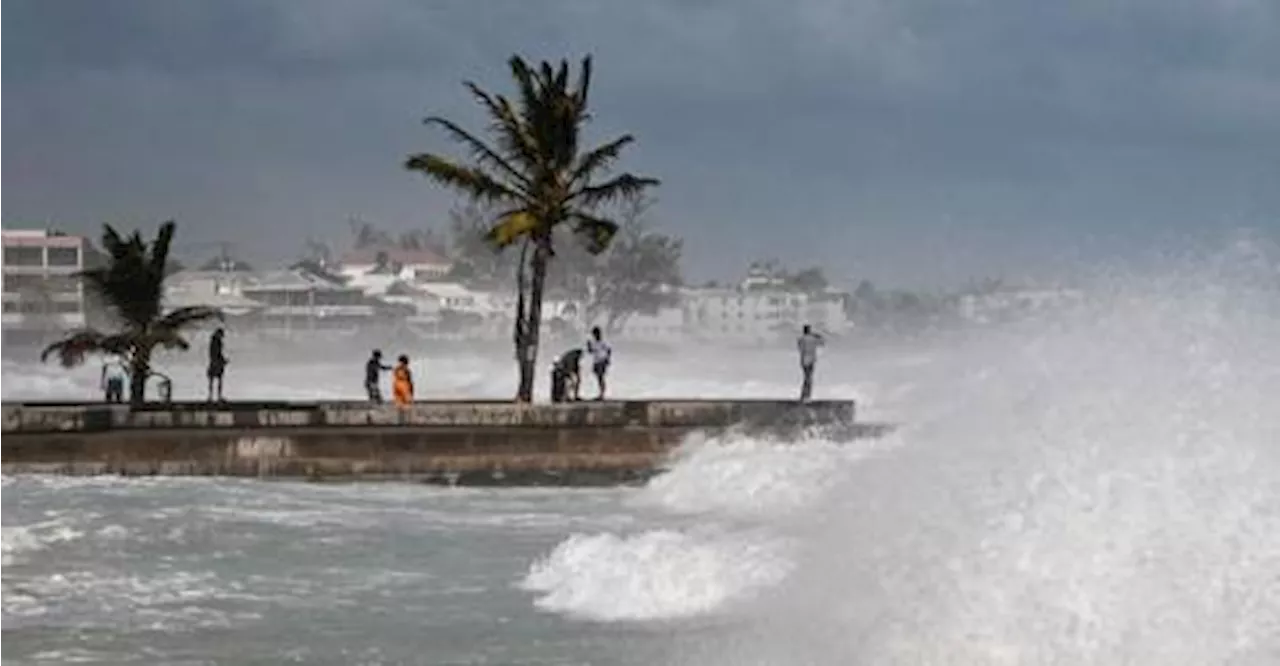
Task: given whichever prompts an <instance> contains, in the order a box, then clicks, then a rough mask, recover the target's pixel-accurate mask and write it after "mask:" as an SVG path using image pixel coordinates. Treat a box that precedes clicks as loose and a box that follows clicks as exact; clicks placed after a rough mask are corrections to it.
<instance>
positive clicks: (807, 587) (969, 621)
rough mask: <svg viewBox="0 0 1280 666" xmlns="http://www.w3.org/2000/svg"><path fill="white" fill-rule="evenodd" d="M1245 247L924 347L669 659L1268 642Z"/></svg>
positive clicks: (1264, 306) (1152, 652)
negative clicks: (757, 566) (875, 424)
mask: <svg viewBox="0 0 1280 666" xmlns="http://www.w3.org/2000/svg"><path fill="white" fill-rule="evenodd" d="M1245 263H1247V262H1244V261H1243V260H1240V258H1239V257H1227V258H1225V260H1223V261H1221V262H1214V263H1211V264H1210V265H1209V266H1208V267H1205V266H1204V265H1200V266H1185V265H1182V266H1179V267H1178V268H1179V271H1177V272H1176V273H1175V272H1172V271H1171V272H1169V273H1165V274H1164V275H1165V276H1167V275H1178V277H1175V278H1169V277H1157V278H1143V277H1140V276H1127V277H1119V276H1110V279H1109V280H1108V281H1106V282H1103V283H1101V284H1099V285H1095V287H1097V288H1096V289H1095V290H1094V293H1095V294H1101V297H1100V298H1099V300H1097V301H1095V302H1094V303H1091V304H1090V305H1088V306H1087V307H1083V308H1081V309H1080V310H1079V311H1077V312H1073V313H1069V314H1066V315H1063V316H1060V317H1054V318H1052V319H1046V320H1043V321H1037V322H1029V323H1026V324H1022V325H1016V326H1011V327H1008V328H1005V329H1002V330H998V331H990V332H987V333H984V334H983V335H981V336H973V337H972V338H970V339H968V340H966V341H965V342H964V344H963V345H961V346H959V347H957V348H956V349H954V350H953V352H952V353H951V354H949V355H948V356H947V358H946V359H944V360H942V361H940V362H938V363H935V364H933V365H932V366H930V367H929V368H925V369H923V370H922V376H921V378H920V379H921V386H922V389H921V390H919V391H917V392H916V394H915V401H916V404H914V405H913V414H914V418H913V419H912V423H911V424H910V426H909V427H906V428H904V429H903V430H902V431H901V437H902V440H903V445H902V446H901V447H899V448H897V449H895V450H893V451H892V452H890V453H889V454H887V455H884V456H875V457H872V458H868V459H865V460H863V461H861V462H859V463H857V464H854V465H850V466H846V468H845V471H846V473H845V474H842V475H838V477H837V482H836V483H835V484H834V485H833V486H832V487H831V488H830V489H829V490H828V491H827V492H824V493H822V494H820V495H819V497H818V499H817V501H815V502H811V503H809V504H808V505H807V508H806V510H805V511H803V512H792V513H788V514H787V516H786V519H785V525H783V524H782V522H781V521H780V523H779V525H778V526H777V529H779V530H781V529H785V530H786V531H787V533H788V534H789V535H791V536H792V537H793V538H794V539H795V541H796V542H797V544H798V546H797V547H796V549H795V550H794V551H793V553H794V555H795V560H794V565H795V569H794V571H793V572H792V574H791V575H789V576H787V577H786V579H785V580H783V581H781V582H780V584H779V585H778V586H776V587H775V588H773V589H771V590H770V593H769V596H768V599H767V601H766V602H764V603H760V604H754V605H751V606H750V608H748V609H746V610H744V611H741V614H745V615H747V616H749V617H751V618H752V619H751V620H749V621H746V622H744V623H742V625H741V627H740V629H736V630H735V631H733V632H732V633H731V635H729V636H726V637H723V638H722V639H721V640H716V641H712V642H711V643H710V644H708V645H706V646H705V649H704V650H696V651H693V654H690V653H685V654H682V655H681V659H680V660H679V661H681V662H687V663H696V664H735V665H737V664H825V663H872V664H1118V663H1130V664H1153V665H1154V664H1159V665H1161V666H1164V665H1167V664H1174V665H1176V664H1188V665H1190V664H1223V663H1231V664H1248V665H1254V664H1258V665H1261V664H1275V663H1280V483H1277V482H1276V479H1277V478H1278V477H1280V448H1278V444H1280V410H1277V409H1276V403H1275V396H1277V395H1280V343H1277V340H1280V290H1277V284H1276V280H1275V273H1274V271H1273V269H1268V271H1267V272H1263V273H1260V274H1259V273H1256V272H1252V271H1251V270H1250V269H1248V267H1247V266H1243V264H1245ZM926 380H927V381H926Z"/></svg>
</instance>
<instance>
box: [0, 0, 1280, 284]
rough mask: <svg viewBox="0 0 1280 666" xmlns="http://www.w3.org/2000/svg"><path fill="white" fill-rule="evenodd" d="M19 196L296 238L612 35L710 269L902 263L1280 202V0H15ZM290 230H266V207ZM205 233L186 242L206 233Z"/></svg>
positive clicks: (14, 198)
mask: <svg viewBox="0 0 1280 666" xmlns="http://www.w3.org/2000/svg"><path fill="white" fill-rule="evenodd" d="M4 10H5V11H4V14H3V74H4V78H3V86H4V89H3V92H4V100H5V105H4V107H5V108H4V111H5V113H4V119H3V123H4V130H5V139H7V140H6V141H4V143H3V158H4V194H5V197H4V202H5V207H4V211H3V212H4V224H5V226H6V227H14V226H39V225H43V224H46V223H47V222H52V223H54V224H56V225H58V226H59V227H62V228H64V229H67V230H72V231H92V232H93V233H94V235H95V236H96V229H97V225H98V224H99V223H100V222H102V221H114V222H119V223H122V224H126V225H135V224H146V225H153V224H155V222H157V221H159V220H161V219H163V218H168V217H175V218H177V219H178V220H179V221H180V225H181V226H180V242H181V245H182V246H183V247H182V248H179V250H180V252H184V253H187V254H194V255H198V256H200V257H201V258H203V257H204V256H207V255H208V254H210V253H211V252H212V250H211V249H209V248H203V249H202V248H201V246H200V245H199V243H202V242H206V241H208V242H212V241H220V240H233V241H236V242H238V243H239V247H238V250H239V252H240V253H242V254H244V255H246V258H248V259H250V260H257V261H264V260H274V259H279V260H285V259H292V258H294V257H295V256H296V255H297V253H298V248H299V247H300V246H301V244H302V240H303V238H304V237H305V236H307V235H317V236H322V237H326V238H329V239H332V240H345V234H346V228H345V220H346V217H347V216H348V215H349V214H360V215H363V216H364V217H366V218H367V219H369V220H371V221H373V222H375V223H378V224H380V225H382V226H385V227H387V228H390V229H393V230H399V229H406V228H411V227H416V226H423V225H427V224H438V223H442V222H443V219H442V218H443V213H444V211H446V210H447V209H448V207H449V206H450V205H451V204H452V202H453V197H452V195H451V194H449V193H446V192H442V191H439V190H437V189H434V188H433V187H430V186H428V185H427V184H426V183H425V182H423V181H422V180H421V179H420V178H418V177H415V176H414V175H412V174H409V173H407V172H405V171H403V170H402V169H401V168H400V163H401V160H402V158H403V157H404V155H405V154H406V153H408V152H411V151H419V150H424V149H437V150H438V149H441V148H445V147H446V145H447V144H446V142H445V139H444V137H442V136H441V135H440V134H439V133H434V132H430V131H428V130H427V129H426V128H424V127H423V126H421V124H420V120H421V118H422V117H423V116H424V115H426V114H427V113H439V114H443V115H446V116H449V117H451V118H456V119H458V120H460V121H463V123H464V124H465V125H467V126H470V127H473V128H477V129H478V128H479V126H480V122H481V119H480V118H479V116H478V115H477V113H476V109H475V108H474V106H473V104H472V103H471V101H470V99H469V97H468V95H467V94H466V93H465V91H464V90H463V88H462V87H461V86H460V85H459V84H460V82H461V81H462V80H463V79H475V80H477V81H478V82H480V83H481V84H482V85H484V86H486V87H492V88H498V89H505V87H506V85H507V81H508V79H507V74H506V71H505V61H506V58H507V57H508V56H510V55H511V54H512V53H513V52H518V53H522V54H526V55H528V56H530V57H535V58H540V57H557V58H558V57H561V56H565V55H568V56H572V57H574V58H577V57H578V56H580V55H581V54H585V53H588V52H591V53H593V54H594V55H595V57H596V65H597V67H596V74H597V76H596V79H595V81H594V83H595V89H594V93H595V97H594V102H595V109H596V111H597V117H598V122H597V124H596V126H595V128H594V130H595V131H596V132H597V133H598V138H607V137H605V135H606V134H613V133H616V132H619V131H630V132H633V133H635V134H636V135H637V136H638V138H639V143H638V145H637V147H636V149H635V150H634V151H632V153H631V154H630V156H629V159H628V160H627V162H626V164H627V166H628V167H631V168H633V169H636V170H639V171H644V172H648V173H652V174H654V175H657V176H660V177H662V178H663V179H664V180H665V185H664V187H663V188H662V189H661V191H660V198H661V204H660V208H659V209H658V210H656V211H655V219H657V220H660V221H661V222H662V224H663V226H664V227H665V230H667V231H671V232H674V233H677V234H679V235H682V236H684V237H685V238H686V239H687V241H688V242H687V244H686V257H687V259H686V265H687V272H688V274H689V277H691V278H693V279H703V278H707V277H719V276H727V275H733V274H736V273H737V272H738V271H740V270H741V269H742V268H743V267H744V265H745V263H746V262H747V261H749V260H750V259H752V258H755V257H758V256H775V257H777V258H779V259H781V260H782V261H783V262H785V263H792V264H801V265H803V264H806V263H809V262H821V263H824V264H826V265H827V266H828V268H829V271H830V274H831V275H832V277H833V279H836V280H838V281H839V280H842V278H845V277H849V278H864V277H865V278H870V279H873V280H877V281H882V282H889V283H896V284H903V285H921V286H923V285H932V284H940V283H950V282H954V281H958V280H962V279H965V278H967V277H969V276H974V275H980V276H997V275H1003V276H1007V277H1015V278H1016V277H1020V276H1032V277H1045V276H1047V277H1052V276H1054V275H1057V274H1060V273H1062V272H1063V271H1064V270H1067V269H1068V268H1069V267H1071V266H1074V265H1078V262H1080V261H1095V260H1098V261H1111V260H1114V259H1122V260H1123V259H1128V258H1132V257H1136V256H1139V255H1141V254H1142V253H1144V252H1147V251H1149V250H1150V248H1152V247H1157V246H1158V247H1161V248H1174V247H1185V246H1188V245H1191V244H1195V243H1198V242H1201V241H1204V240H1210V241H1217V240H1220V239H1221V237H1222V236H1223V235H1224V232H1225V231H1226V230H1228V229H1235V228H1240V227H1250V228H1254V229H1263V230H1264V231H1265V232H1267V233H1274V232H1275V231H1276V230H1277V228H1280V187H1277V183H1280V5H1277V4H1276V3H1274V2H1272V1H1271V0H1221V1H1200V2H1197V1H1191V0H1130V1H1125V2H1116V1H1113V0H1105V1H1104V0H1096V1H1095V0H1082V1H1079V2H1071V3H1029V2H1014V1H1000V0H970V1H965V2H928V1H924V0H900V1H893V2H890V1H887V0H886V1H876V0H858V1H853V2H834V1H828V0H799V1H797V2H788V3H778V2H763V1H741V0H735V1H732V2H730V1H725V2H645V3H623V2H538V3H525V2H416V1H410V0H368V1H362V2H352V1H343V0H310V1H308V2H281V1H277V2H267V1H262V0H216V1H212V0H210V1H205V0H185V1H183V2H167V1H164V0H113V1H111V2H93V1H89V0H9V1H7V2H5V3H4ZM268 229H269V230H270V232H269V233H268V232H266V230H268ZM183 248H186V250H185V251H184V250H183Z"/></svg>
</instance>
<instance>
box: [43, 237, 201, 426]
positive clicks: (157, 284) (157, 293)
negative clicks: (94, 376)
mask: <svg viewBox="0 0 1280 666" xmlns="http://www.w3.org/2000/svg"><path fill="white" fill-rule="evenodd" d="M173 232H174V223H173V221H172V220H171V221H168V222H165V223H164V224H162V225H160V231H159V233H157V234H156V239H155V240H154V241H152V242H151V243H150V244H149V245H148V243H147V242H146V241H144V240H142V235H141V234H140V233H138V232H137V231H135V232H133V235H132V236H129V237H128V238H124V237H122V236H121V235H120V234H119V233H117V232H116V230H115V229H113V228H111V225H109V224H108V225H103V232H102V249H103V250H104V251H105V252H106V254H107V262H106V263H105V265H103V266H101V267H98V268H91V269H89V270H86V271H83V272H81V273H80V278H81V279H82V280H83V281H84V286H85V288H86V289H88V290H89V291H90V292H92V296H95V297H96V298H97V299H98V300H99V301H101V303H102V304H103V305H104V306H106V309H107V311H108V313H109V314H111V315H112V316H113V317H114V319H115V320H116V321H117V322H118V324H119V326H120V330H118V331H117V332H114V333H103V332H101V331H97V330H94V329H91V328H86V329H81V330H78V331H73V332H72V333H71V334H70V335H68V336H67V337H66V338H63V339H62V340H59V341H58V342H55V343H53V344H51V345H49V346H48V347H46V348H45V350H44V351H43V352H42V353H41V354H40V360H41V361H46V360H48V358H49V357H50V356H57V357H58V360H59V361H60V362H61V363H62V365H63V366H64V367H68V368H70V367H74V366H77V365H79V364H81V363H83V362H84V360H85V358H86V357H87V356H89V355H90V354H112V355H118V356H121V357H123V358H124V359H125V362H126V363H127V364H128V366H129V374H130V381H129V401H130V402H132V403H133V404H141V403H143V402H144V401H145V400H146V386H147V378H148V377H149V376H150V374H151V354H152V352H153V351H154V350H155V348H156V347H163V348H165V349H183V350H185V349H189V348H190V344H188V343H187V341H186V340H185V339H184V338H183V337H182V335H181V333H182V330H183V329H184V328H187V327H189V326H191V325H194V324H197V323H200V322H204V321H208V320H210V319H221V318H222V313H221V311H219V310H217V309H216V308H211V307H205V306H195V307H185V308H177V309H175V310H173V311H171V312H168V313H165V312H164V309H163V297H164V279H165V277H166V272H165V265H166V264H167V263H168V259H169V244H170V243H171V242H172V240H173Z"/></svg>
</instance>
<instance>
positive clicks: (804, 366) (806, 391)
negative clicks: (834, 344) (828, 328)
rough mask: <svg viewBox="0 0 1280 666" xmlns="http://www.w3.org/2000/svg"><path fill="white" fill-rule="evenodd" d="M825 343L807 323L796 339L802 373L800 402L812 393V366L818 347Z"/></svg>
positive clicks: (816, 361)
mask: <svg viewBox="0 0 1280 666" xmlns="http://www.w3.org/2000/svg"><path fill="white" fill-rule="evenodd" d="M823 344H825V341H824V340H823V339H822V336H821V335H818V334H817V333H814V332H813V329H811V328H810V327H809V325H808V324H805V325H804V330H803V331H802V332H801V333H800V337H799V338H798V339H797V340H796V347H797V348H799V350H800V370H801V371H802V372H803V373H804V383H802V384H801V385H800V402H807V401H808V400H809V396H810V395H811V394H812V393H813V366H814V365H817V363H818V347H821V346H822V345H823Z"/></svg>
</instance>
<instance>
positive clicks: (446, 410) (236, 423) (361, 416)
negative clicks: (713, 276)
mask: <svg viewBox="0 0 1280 666" xmlns="http://www.w3.org/2000/svg"><path fill="white" fill-rule="evenodd" d="M3 411H4V430H3V431H4V432H5V433H11V432H15V433H40V432H100V431H104V430H120V429H155V428H291V427H317V426H343V427H357V426H447V427H466V428H475V427H485V428H493V427H510V428H540V427H541V428H564V427H585V426H595V427H621V426H650V427H727V426H731V425H737V424H748V425H771V424H775V423H793V424H795V423H824V424H830V423H851V422H853V417H854V405H853V402H852V401H843V400H830V401H820V402H810V403H806V404H803V405H801V404H797V403H794V402H783V401H773V400H742V401H719V400H686V401H649V400H631V401H609V402H578V403H565V404H533V405H529V404H516V403H511V402H496V401H492V402H485V401H474V402H473V401H450V402H445V401H440V402H418V403H414V404H413V405H410V406H409V407H407V408H403V409H401V408H397V407H395V406H392V405H378V406H374V405H369V404H368V403H361V402H347V403H343V402H320V403H304V402H297V403H288V402H277V403H250V402H238V403H226V404H219V405H214V404H209V403H203V402H196V403H175V404H171V405H148V406H144V407H139V408H130V407H128V406H114V405H86V404H77V405H59V404H41V403H23V404H7V405H4V406H3Z"/></svg>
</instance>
